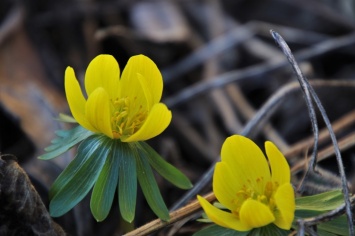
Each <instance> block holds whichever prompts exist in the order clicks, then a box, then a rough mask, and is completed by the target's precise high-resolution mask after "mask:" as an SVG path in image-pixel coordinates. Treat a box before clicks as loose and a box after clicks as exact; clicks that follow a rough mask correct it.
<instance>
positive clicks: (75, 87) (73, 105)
mask: <svg viewBox="0 0 355 236" xmlns="http://www.w3.org/2000/svg"><path fill="white" fill-rule="evenodd" d="M64 86H65V94H66V97H67V100H68V104H69V107H70V111H71V113H72V115H73V117H74V118H75V120H76V121H77V122H78V123H79V124H80V125H81V126H83V127H84V128H86V129H88V130H91V131H93V132H97V130H96V129H95V128H94V127H92V125H90V123H89V122H88V121H87V119H86V117H85V104H86V100H85V98H84V96H83V93H82V92H81V88H80V85H79V82H78V80H77V79H76V77H75V74H74V70H73V68H71V67H67V69H66V70H65V79H64Z"/></svg>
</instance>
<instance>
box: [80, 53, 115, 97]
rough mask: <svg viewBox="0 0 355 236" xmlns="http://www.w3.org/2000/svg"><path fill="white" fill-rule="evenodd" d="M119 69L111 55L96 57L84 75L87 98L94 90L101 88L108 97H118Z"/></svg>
mask: <svg viewBox="0 0 355 236" xmlns="http://www.w3.org/2000/svg"><path fill="white" fill-rule="evenodd" d="M119 77H120V68H119V66H118V63H117V61H116V59H115V58H114V57H113V56H111V55H98V56H97V57H95V58H94V59H93V60H92V61H91V62H90V64H89V66H88V68H87V70H86V74H85V90H86V93H87V95H88V96H89V95H90V94H91V93H92V92H93V91H95V89H97V88H99V87H102V88H103V89H104V90H106V92H107V93H108V95H109V97H110V98H112V99H115V98H116V97H119V95H120V94H119V88H118V86H119Z"/></svg>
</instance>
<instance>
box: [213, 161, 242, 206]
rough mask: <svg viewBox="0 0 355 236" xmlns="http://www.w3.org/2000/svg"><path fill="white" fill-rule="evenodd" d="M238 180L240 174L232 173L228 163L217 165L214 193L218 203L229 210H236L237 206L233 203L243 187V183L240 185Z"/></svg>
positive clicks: (214, 176) (214, 177) (214, 174)
mask: <svg viewBox="0 0 355 236" xmlns="http://www.w3.org/2000/svg"><path fill="white" fill-rule="evenodd" d="M238 178H239V177H238V173H237V172H236V171H232V170H231V169H230V168H229V166H228V165H226V163H224V162H218V163H217V164H216V167H215V170H214V173H213V183H212V184H213V192H214V194H215V195H216V197H217V199H218V201H219V202H220V203H222V204H223V205H224V206H225V207H227V208H228V209H229V210H234V209H235V207H236V205H235V203H234V202H233V200H234V199H235V194H236V193H237V192H238V191H239V190H241V189H242V187H243V183H240V182H239V181H238Z"/></svg>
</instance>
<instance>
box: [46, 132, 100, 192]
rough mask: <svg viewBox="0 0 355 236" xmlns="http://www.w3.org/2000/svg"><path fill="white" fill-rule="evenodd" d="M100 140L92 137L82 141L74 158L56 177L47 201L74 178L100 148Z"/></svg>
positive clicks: (97, 137) (94, 136)
mask: <svg viewBox="0 0 355 236" xmlns="http://www.w3.org/2000/svg"><path fill="white" fill-rule="evenodd" d="M101 142H102V139H101V138H100V136H98V135H93V136H91V137H89V138H87V139H86V140H84V141H83V142H82V143H81V144H80V145H79V147H78V150H77V154H76V156H75V158H74V159H73V160H72V161H71V162H70V163H69V165H68V166H67V167H66V168H65V169H64V171H63V172H62V173H61V174H60V175H59V176H58V178H57V179H56V180H55V182H54V183H53V185H52V187H51V189H50V191H49V199H52V198H53V196H54V195H56V194H57V193H58V192H59V191H60V190H61V189H62V188H63V187H64V186H65V185H67V184H68V182H69V181H71V179H72V178H74V175H75V173H77V172H78V170H80V169H81V168H82V167H83V165H84V164H85V163H86V161H87V160H88V159H89V158H90V157H91V156H92V155H93V153H94V152H95V151H96V149H97V148H98V147H99V146H100V144H101Z"/></svg>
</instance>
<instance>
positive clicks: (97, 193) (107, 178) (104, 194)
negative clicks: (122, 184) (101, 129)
mask: <svg viewBox="0 0 355 236" xmlns="http://www.w3.org/2000/svg"><path fill="white" fill-rule="evenodd" d="M119 159H120V158H119V157H118V156H114V155H109V156H108V157H107V159H106V162H105V165H104V166H103V168H102V170H101V173H100V175H99V178H98V179H97V181H96V183H95V186H94V189H93V191H92V194H91V200H90V208H91V212H92V214H93V216H94V218H95V219H96V220H97V221H103V220H104V219H105V218H106V217H107V215H108V213H109V212H110V209H111V206H112V202H113V198H114V196H115V192H116V187H117V183H118V173H119V172H118V168H119Z"/></svg>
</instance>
